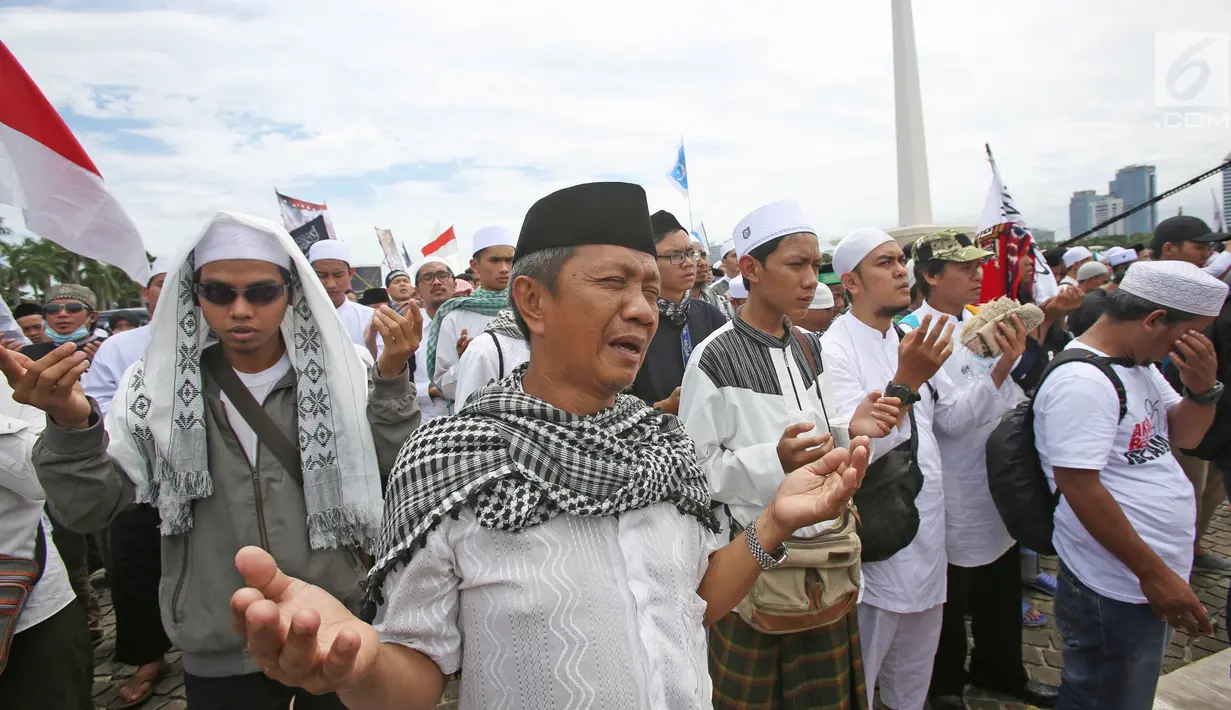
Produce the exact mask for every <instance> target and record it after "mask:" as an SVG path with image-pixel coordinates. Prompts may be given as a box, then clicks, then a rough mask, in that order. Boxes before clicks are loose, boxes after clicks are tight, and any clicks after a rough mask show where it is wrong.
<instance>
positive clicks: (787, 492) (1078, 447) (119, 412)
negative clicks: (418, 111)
mask: <svg viewBox="0 0 1231 710" xmlns="http://www.w3.org/2000/svg"><path fill="white" fill-rule="evenodd" d="M1226 239H1228V237H1227V235H1222V234H1216V233H1213V232H1211V230H1210V229H1209V227H1208V226H1206V225H1205V224H1204V223H1203V222H1201V221H1200V220H1197V219H1195V218H1192V217H1179V218H1172V219H1168V220H1165V221H1164V222H1163V223H1161V224H1160V225H1159V227H1158V230H1157V232H1156V234H1155V237H1154V242H1153V243H1152V244H1151V246H1150V249H1151V250H1152V253H1151V254H1146V253H1145V250H1144V249H1143V250H1141V251H1140V252H1139V251H1137V250H1124V249H1119V248H1117V249H1114V250H1109V251H1108V252H1106V253H1104V254H1100V255H1097V257H1096V254H1094V253H1093V252H1092V251H1091V250H1089V249H1086V248H1085V247H1074V248H1071V249H1067V250H1061V251H1060V252H1057V253H1044V252H1042V251H1039V250H1038V249H1037V248H1033V249H1031V250H1030V254H1029V255H1028V256H1027V257H1026V258H1024V259H1023V261H1022V264H1021V269H1020V274H1019V276H1020V278H1019V284H1020V287H1019V288H1018V290H1017V293H1015V294H1013V295H1014V296H1016V297H1017V299H1018V300H1019V301H1021V302H1022V303H1026V302H1030V301H1037V302H1038V304H1037V305H1038V306H1039V308H1040V309H1041V311H1042V312H1043V322H1042V323H1041V324H1040V325H1038V327H1035V328H1030V329H1028V328H1027V327H1026V325H1025V323H1024V322H1023V319H1022V318H1020V317H1019V316H1018V315H1016V314H1014V315H1011V316H1010V317H1007V318H1005V319H1002V320H999V321H996V322H991V323H990V325H989V327H988V328H985V329H983V330H980V333H982V334H983V335H981V336H980V338H982V339H983V340H982V341H981V342H983V343H985V344H986V345H987V347H988V348H989V351H990V352H994V353H995V355H993V356H990V357H989V356H985V355H984V354H983V352H985V351H984V350H981V349H979V348H978V347H968V346H967V345H965V344H963V343H964V342H965V341H966V340H967V338H964V337H963V331H964V330H965V329H966V328H967V326H971V325H972V324H973V326H974V327H981V326H982V325H984V324H983V322H982V321H980V320H979V316H978V308H977V307H976V305H975V304H977V303H978V301H979V300H980V294H981V288H982V286H983V278H984V273H983V265H984V263H985V262H986V261H987V260H988V259H989V258H991V257H993V256H994V254H993V252H991V251H987V250H985V249H983V248H980V247H979V246H977V245H976V244H974V243H973V242H972V240H971V239H970V238H969V237H968V236H967V235H964V234H958V233H955V232H952V231H942V232H937V233H935V234H930V235H927V236H925V237H923V238H921V239H919V240H918V241H917V242H916V243H914V244H913V245H911V246H910V247H909V253H908V252H907V251H904V250H903V248H902V246H901V245H900V244H899V243H898V242H897V241H895V240H894V239H893V238H892V237H890V236H889V235H888V234H886V233H885V232H883V231H881V230H878V229H874V228H863V229H858V230H855V231H854V232H852V233H850V234H849V235H847V236H846V237H845V238H843V239H842V240H841V242H840V243H839V244H838V245H837V247H836V249H835V250H834V251H833V252H832V254H824V253H822V251H821V248H820V242H819V240H818V237H817V231H816V229H815V228H814V227H813V226H812V223H811V222H810V220H809V219H808V217H807V215H806V214H805V213H804V210H803V209H802V208H801V206H800V205H799V204H798V203H796V202H793V201H790V200H786V201H781V202H775V203H772V204H768V205H765V206H763V207H760V208H758V209H756V210H754V211H752V212H751V213H749V214H748V215H747V216H746V217H745V218H744V219H743V220H741V222H740V223H739V224H738V225H737V226H736V227H735V228H734V230H733V238H732V240H731V242H730V243H728V244H727V245H724V247H723V256H722V259H721V261H720V263H718V264H717V268H715V269H713V270H711V268H710V264H709V263H708V261H707V259H706V254H705V248H704V245H702V244H700V243H699V242H697V241H696V240H694V239H693V238H692V237H691V235H690V233H689V231H688V230H687V229H685V228H684V226H683V225H682V224H680V222H679V221H678V220H677V219H676V218H675V217H674V216H672V215H671V214H669V213H667V212H662V211H660V212H655V213H653V214H651V213H650V210H649V208H648V205H647V202H646V196H645V193H644V191H643V190H642V189H641V188H640V187H638V186H636V185H630V184H625V183H590V184H583V185H577V186H574V187H571V188H567V189H564V190H561V191H559V192H555V193H552V194H551V195H548V196H546V197H544V198H543V199H541V200H540V201H538V202H537V203H535V204H534V205H533V206H532V207H531V208H530V209H529V211H528V213H527V215H526V217H525V221H524V223H523V224H522V226H521V230H520V232H519V233H514V232H513V231H512V230H509V229H507V228H504V227H499V226H493V227H488V228H485V229H482V230H479V232H477V233H476V234H475V235H474V241H473V243H474V253H473V258H472V260H471V262H470V266H471V272H472V273H473V278H474V280H475V284H474V288H473V289H465V288H463V287H459V284H461V283H463V282H462V281H461V279H459V278H458V277H459V275H457V274H455V273H454V271H453V269H452V268H451V267H450V266H449V264H447V263H445V262H444V261H440V260H434V259H428V260H426V261H424V262H422V263H419V264H416V265H415V266H414V267H413V268H412V269H411V270H410V271H400V270H394V271H392V272H391V273H389V274H388V276H387V277H386V279H385V284H384V288H383V289H379V290H378V291H379V292H373V291H369V292H365V294H364V298H363V299H356V298H355V294H354V292H353V291H351V290H350V285H351V280H352V278H353V276H354V268H353V265H352V259H351V256H350V254H349V251H348V250H347V248H346V246H345V245H344V244H343V243H341V242H338V241H334V240H326V241H321V242H317V243H315V244H313V245H312V246H311V248H310V249H308V251H307V252H306V253H304V252H302V251H300V250H299V248H298V247H296V245H295V242H294V241H293V240H292V239H291V237H290V235H289V234H287V232H286V231H285V230H284V229H282V228H281V227H280V226H278V225H276V224H273V223H270V222H268V221H265V220H263V219H259V218H255V217H250V216H246V215H240V214H232V213H219V214H218V215H217V216H216V217H214V218H213V219H212V220H211V221H210V222H209V223H208V224H207V225H206V226H205V228H204V229H203V230H202V231H201V233H200V234H199V235H198V236H197V237H196V238H195V239H193V240H192V241H191V242H190V243H188V244H186V245H185V246H184V248H183V249H181V251H180V253H179V254H178V255H177V256H176V257H174V258H169V259H159V260H157V261H156V262H155V264H154V265H153V268H152V271H153V272H154V276H153V277H152V278H151V280H150V281H149V283H148V284H146V285H145V288H144V289H143V296H144V298H145V301H146V303H147V304H148V309H149V312H150V315H151V316H155V314H157V317H153V319H152V321H151V322H150V324H149V325H144V326H140V327H136V328H131V329H113V330H122V331H123V332H113V333H112V334H110V337H103V336H104V335H106V333H99V332H96V331H95V326H96V323H95V320H96V315H97V311H96V309H97V304H96V302H95V297H94V294H92V293H90V291H89V290H88V289H85V288H83V287H81V286H76V285H72V284H63V285H59V286H56V287H54V288H53V289H51V290H50V291H49V292H48V293H47V298H46V301H45V303H44V304H42V305H41V306H35V307H34V309H33V310H31V309H30V308H27V307H26V306H25V305H22V306H19V307H18V308H15V309H14V313H13V315H14V317H15V318H16V323H17V326H18V327H19V328H20V332H16V331H15V332H13V333H11V334H7V333H6V340H5V345H6V348H3V349H0V370H3V372H4V374H5V378H6V379H7V382H8V385H9V387H10V388H11V390H10V391H9V392H7V393H5V394H4V395H3V399H4V400H5V401H4V403H3V406H4V409H3V410H2V411H0V552H2V553H3V554H5V555H9V556H12V557H13V558H19V559H32V560H36V561H38V562H39V564H38V567H39V569H40V573H39V575H38V579H37V580H36V582H35V583H34V584H33V585H32V586H31V587H30V588H29V589H28V594H27V595H26V598H25V599H24V608H22V607H21V606H18V609H19V611H20V616H18V617H16V618H15V623H14V624H13V630H14V631H15V633H14V634H13V635H12V636H11V643H10V644H9V645H8V646H7V647H6V656H5V658H6V659H7V666H6V667H5V669H4V670H3V672H2V673H0V700H2V701H3V705H4V707H6V708H9V707H12V708H66V709H71V710H76V709H77V708H82V709H84V708H90V707H92V704H91V694H92V693H91V690H92V687H91V683H92V672H91V671H92V664H93V652H92V649H91V638H90V622H89V621H88V617H89V614H90V613H91V611H90V608H91V602H90V597H91V591H90V585H89V583H88V581H87V580H88V574H89V561H88V557H89V554H88V550H89V546H90V544H91V542H90V541H91V539H96V538H98V537H99V536H98V535H97V534H98V533H99V532H100V531H106V532H107V535H106V536H104V539H105V540H106V542H105V543H104V544H103V545H102V547H103V548H105V549H106V551H107V552H106V554H105V555H104V557H105V561H106V568H107V575H108V580H109V583H110V585H111V590H112V601H113V604H114V608H115V614H116V649H115V658H116V660H118V661H120V662H122V663H125V664H129V665H132V666H136V667H137V670H136V672H135V673H134V675H132V677H131V678H129V679H127V681H126V682H125V684H124V686H123V687H122V688H121V690H120V692H119V702H120V704H121V706H122V707H134V706H136V705H139V704H141V703H142V702H144V701H145V700H146V699H148V697H149V696H150V694H151V693H152V691H153V689H154V686H155V685H156V684H157V682H158V681H159V679H160V678H161V677H162V676H163V675H164V674H165V673H166V672H167V670H168V665H167V662H166V660H165V659H166V654H167V652H168V651H169V650H170V649H171V648H172V646H174V647H176V648H178V649H179V650H180V651H182V654H183V666H184V672H185V688H186V694H187V702H188V706H189V708H191V709H192V710H214V709H215V708H218V709H221V708H232V707H245V708H255V709H257V710H264V709H266V708H269V709H270V710H273V709H274V708H277V709H278V710H283V709H285V708H287V707H289V706H290V705H291V704H292V703H293V704H294V707H295V708H296V709H297V710H312V709H314V708H340V707H349V708H363V709H367V708H372V709H381V710H384V709H386V708H389V709H392V708H432V707H434V706H435V705H436V703H437V702H438V700H439V698H440V695H441V693H442V691H443V689H444V686H445V685H446V683H447V682H448V680H449V679H450V678H452V677H457V678H459V679H460V693H461V700H460V702H461V706H462V707H463V708H496V707H518V708H520V707H525V708H531V707H533V708H557V707H558V708H565V707H570V708H572V707H612V708H650V707H654V708H672V709H673V710H674V709H676V708H711V707H712V708H720V709H726V708H731V709H734V708H766V709H768V708H785V709H795V708H799V709H803V708H821V709H826V710H828V709H834V710H837V709H848V708H861V709H867V708H870V707H872V706H873V700H874V698H875V697H877V696H879V699H880V701H881V702H882V703H883V705H884V706H885V707H888V708H892V709H893V710H921V709H922V708H923V707H925V704H928V705H930V707H931V708H932V709H933V710H951V709H956V708H963V707H965V704H964V699H963V695H964V692H965V689H966V687H967V686H969V685H974V686H978V687H981V688H985V689H989V690H992V691H996V692H1000V693H1005V694H1007V695H1010V696H1013V697H1015V698H1017V699H1019V700H1021V701H1024V702H1027V703H1030V704H1033V705H1036V706H1039V707H1060V708H1115V709H1116V710H1136V709H1137V708H1149V707H1151V705H1152V699H1153V695H1154V689H1155V684H1156V682H1157V679H1158V676H1159V673H1160V672H1161V664H1162V657H1163V650H1164V648H1165V646H1166V645H1167V642H1168V639H1169V636H1170V632H1171V630H1172V629H1174V628H1181V629H1184V630H1185V631H1187V632H1188V633H1190V634H1197V633H1206V634H1210V633H1213V629H1212V628H1211V623H1210V617H1209V613H1208V611H1207V610H1206V609H1205V608H1204V607H1203V606H1202V605H1201V603H1200V602H1199V601H1198V600H1197V598H1196V596H1195V595H1194V594H1193V592H1192V590H1191V588H1190V587H1189V582H1188V579H1189V575H1190V574H1191V573H1192V571H1193V569H1194V567H1196V568H1199V569H1204V570H1208V571H1213V572H1225V571H1228V569H1231V563H1228V562H1227V561H1225V560H1222V559H1221V558H1218V557H1216V556H1214V555H1211V554H1208V553H1206V552H1205V551H1204V549H1203V548H1202V547H1201V543H1200V538H1201V533H1202V532H1203V531H1204V527H1205V526H1206V525H1207V524H1208V522H1209V519H1210V516H1211V515H1212V512H1213V510H1214V509H1215V508H1216V507H1217V506H1218V505H1221V504H1222V502H1223V501H1224V500H1225V489H1224V488H1223V487H1221V485H1220V484H1221V480H1222V478H1223V477H1226V476H1231V473H1229V472H1231V458H1228V457H1231V451H1227V450H1224V449H1225V448H1226V446H1228V443H1227V442H1229V441H1231V437H1227V436H1225V434H1224V432H1225V431H1226V430H1227V427H1231V409H1228V408H1227V405H1225V404H1223V403H1222V401H1221V399H1220V396H1221V394H1222V384H1221V382H1219V376H1220V374H1221V372H1222V368H1223V367H1226V366H1227V364H1228V363H1231V330H1229V329H1228V327H1227V323H1226V322H1224V321H1225V320H1226V316H1224V315H1223V313H1224V311H1227V307H1226V304H1227V303H1228V298H1227V292H1228V288H1227V285H1226V278H1227V276H1228V273H1227V272H1228V270H1229V269H1231V258H1228V259H1225V260H1224V259H1222V258H1219V257H1218V256H1217V255H1215V256H1212V255H1211V244H1220V243H1221V242H1222V241H1224V240H1226ZM1150 256H1152V257H1153V258H1149V257H1150ZM908 257H909V259H908ZM1057 276H1060V278H1059V279H1057V278H1056V277H1057ZM360 300H363V301H366V302H367V303H361V302H359V301H360ZM1228 312H1231V311H1228ZM36 319H37V323H36V322H35V321H36ZM976 340H978V339H976ZM27 341H28V342H27ZM1066 350H1076V351H1082V352H1077V353H1071V354H1070V355H1066V356H1065V357H1062V358H1060V359H1058V360H1056V361H1055V362H1052V360H1053V358H1054V357H1055V356H1056V355H1058V354H1059V353H1061V352H1063V351H1066ZM1076 356H1080V357H1076ZM1081 359H1086V360H1090V361H1091V362H1094V363H1096V364H1098V365H1099V366H1098V367H1091V366H1076V365H1069V366H1065V367H1060V364H1065V365H1067V363H1068V362H1069V361H1077V360H1081ZM1023 402H1030V406H1031V407H1032V412H1033V419H1032V422H1033V424H1032V425H1033V431H1032V432H1031V433H1032V434H1033V436H1034V440H1035V441H1036V442H1037V453H1038V460H1039V462H1040V463H1041V468H1042V470H1041V472H1040V476H1045V477H1046V480H1047V481H1048V483H1049V485H1050V487H1051V490H1052V491H1053V492H1054V493H1055V495H1056V498H1057V499H1058V500H1059V504H1058V505H1057V506H1056V511H1055V518H1054V525H1055V535H1054V542H1055V550H1056V552H1057V553H1058V556H1059V558H1060V573H1059V576H1058V579H1057V578H1052V577H1050V576H1049V575H1046V574H1040V573H1038V571H1037V569H1035V568H1034V567H1032V566H1031V565H1033V564H1035V560H1036V559H1037V557H1036V556H1035V554H1034V553H1031V552H1030V551H1026V550H1023V549H1022V548H1021V546H1020V545H1019V544H1018V542H1017V541H1016V540H1014V539H1013V537H1012V536H1010V534H1009V532H1008V529H1007V528H1006V526H1005V523H1004V521H1003V520H1002V518H1001V516H1000V514H999V512H998V509H997V505H996V501H995V500H994V499H993V496H992V493H991V490H990V489H989V484H988V476H989V464H988V460H987V456H986V455H985V451H986V448H987V444H988V441H989V437H991V436H992V435H993V432H994V431H995V430H996V429H997V427H998V426H1000V425H1001V423H1002V420H1003V419H1004V417H1005V416H1006V415H1007V414H1009V413H1010V412H1011V411H1012V410H1013V409H1014V408H1015V407H1018V406H1019V405H1022V403H1023ZM1207 432H1208V433H1207ZM1173 449H1174V450H1175V451H1174V453H1173ZM1023 585H1030V586H1035V587H1037V588H1040V589H1043V590H1045V591H1047V592H1049V593H1053V594H1055V597H1056V600H1055V614H1056V616H1057V619H1056V621H1057V623H1058V626H1059V630H1060V634H1061V637H1062V640H1063V657H1064V659H1063V660H1064V671H1063V676H1062V683H1061V685H1060V686H1059V687H1058V688H1057V687H1054V686H1049V685H1046V684H1044V683H1041V682H1038V681H1036V680H1033V679H1031V678H1030V677H1029V675H1028V673H1027V671H1026V668H1025V666H1024V664H1023V658H1022V629H1023V626H1028V625H1038V624H1041V623H1045V619H1043V618H1042V617H1041V615H1040V614H1038V613H1037V612H1036V611H1034V610H1033V609H1030V608H1029V605H1028V604H1026V603H1025V602H1024V601H1023V600H1022V587H1023ZM75 600H76V603H75ZM967 619H969V620H970V623H971V630H972V633H973V639H974V645H973V648H970V647H968V643H967Z"/></svg>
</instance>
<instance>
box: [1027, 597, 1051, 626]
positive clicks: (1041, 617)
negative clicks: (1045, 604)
mask: <svg viewBox="0 0 1231 710" xmlns="http://www.w3.org/2000/svg"><path fill="white" fill-rule="evenodd" d="M1031 612H1034V613H1035V614H1036V615H1037V618H1034V619H1031V618H1029V617H1030V613H1031ZM1046 624H1047V615H1046V614H1044V613H1043V612H1041V611H1039V610H1038V609H1035V608H1034V607H1033V606H1031V605H1030V602H1028V601H1026V600H1025V599H1023V600H1022V626H1025V627H1026V628H1028V629H1036V628H1038V627H1040V626H1044V625H1046Z"/></svg>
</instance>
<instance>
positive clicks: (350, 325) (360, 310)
mask: <svg viewBox="0 0 1231 710" xmlns="http://www.w3.org/2000/svg"><path fill="white" fill-rule="evenodd" d="M337 312H338V317H339V318H341V319H342V324H343V325H345V326H346V332H347V333H350V339H351V342H352V343H354V344H355V345H360V346H363V347H367V346H366V345H365V344H364V341H363V336H364V334H365V333H366V332H367V329H368V326H369V325H371V324H372V316H373V315H374V314H375V313H376V311H375V310H374V309H373V308H371V307H370V306H365V305H363V304H362V303H355V302H354V301H352V300H350V299H347V300H345V301H343V302H342V305H340V306H338V308H337Z"/></svg>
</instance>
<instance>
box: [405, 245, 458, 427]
mask: <svg viewBox="0 0 1231 710" xmlns="http://www.w3.org/2000/svg"><path fill="white" fill-rule="evenodd" d="M454 284H455V281H454V278H453V269H451V268H449V265H448V264H446V263H445V262H443V261H441V260H439V259H433V258H430V257H429V258H428V260H427V261H425V262H423V263H422V264H419V267H418V268H417V269H416V270H415V288H416V289H417V290H418V292H419V297H420V298H422V299H423V308H422V309H420V311H419V312H420V314H421V315H422V318H423V332H424V333H425V334H426V333H428V332H430V331H431V327H432V323H433V322H435V320H436V314H437V313H439V312H440V307H441V306H442V305H444V302H445V301H447V300H449V299H450V298H453V290H454V288H455V286H454ZM415 396H416V397H417V398H418V400H419V411H421V412H422V413H423V421H425V422H426V421H428V420H430V419H434V418H436V417H439V416H441V415H443V414H448V413H449V402H448V400H446V399H445V397H444V395H443V394H441V393H440V389H439V388H437V387H436V385H434V384H432V380H431V378H429V377H428V376H427V338H426V337H425V338H423V339H422V340H420V341H419V349H418V350H416V351H415Z"/></svg>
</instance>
